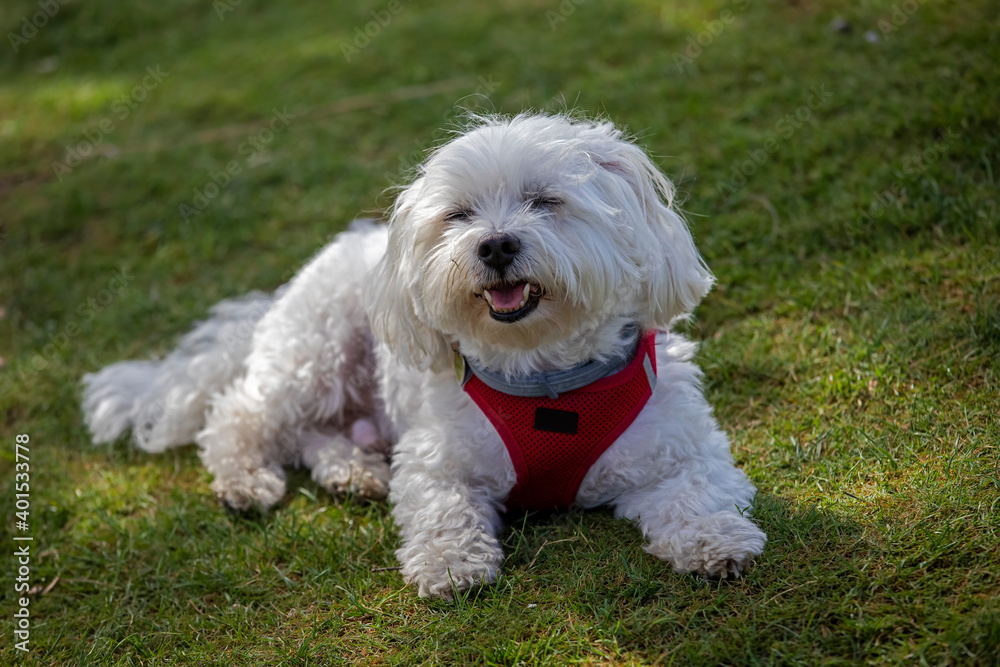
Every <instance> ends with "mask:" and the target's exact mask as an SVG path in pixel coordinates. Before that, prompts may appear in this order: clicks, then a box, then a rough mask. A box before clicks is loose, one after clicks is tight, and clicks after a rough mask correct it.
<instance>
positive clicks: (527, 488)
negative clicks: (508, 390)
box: [465, 331, 656, 510]
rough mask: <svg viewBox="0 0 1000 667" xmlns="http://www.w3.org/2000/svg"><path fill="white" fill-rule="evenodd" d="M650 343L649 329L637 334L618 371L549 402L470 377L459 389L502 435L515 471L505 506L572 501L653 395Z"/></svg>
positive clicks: (559, 504)
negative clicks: (628, 356) (633, 347)
mask: <svg viewBox="0 0 1000 667" xmlns="http://www.w3.org/2000/svg"><path fill="white" fill-rule="evenodd" d="M655 343H656V332H655V331H650V332H649V333H647V334H645V335H643V336H640V342H639V346H638V349H637V350H636V353H635V358H633V359H632V361H631V362H630V363H629V365H628V366H626V367H625V368H624V369H623V370H621V371H619V372H618V373H615V374H614V375H609V376H608V377H605V378H602V379H600V380H597V381H596V382H593V383H591V384H589V385H587V386H585V387H580V388H579V389H574V390H573V391H568V392H565V393H563V394H560V395H559V397H558V398H555V399H552V398H546V397H541V398H534V397H524V396H511V395H510V394H505V393H502V392H500V391H497V390H496V389H493V388H492V387H489V386H487V385H486V383H484V382H483V381H482V380H480V379H479V378H478V377H476V376H475V375H470V376H469V379H468V381H467V382H466V383H465V391H466V393H468V394H469V396H471V397H472V400H473V401H475V403H476V405H478V406H479V409H480V410H482V411H483V413H484V414H485V415H486V416H487V417H488V418H489V420H490V422H491V423H492V424H493V428H495V429H496V431H497V433H498V434H500V437H501V438H503V442H504V444H505V445H506V446H507V451H508V452H509V453H510V458H511V461H513V462H514V470H515V471H516V472H517V483H516V484H515V485H514V489H513V490H512V491H511V492H510V496H509V497H508V498H507V501H506V503H505V504H506V506H507V509H508V510H511V509H524V510H533V509H539V510H541V509H562V508H566V507H569V506H570V505H571V504H572V503H573V501H574V500H575V499H576V493H577V491H578V490H579V488H580V483H581V482H582V481H583V478H584V476H585V475H586V474H587V471H588V470H590V467H591V466H592V465H594V462H595V461H597V459H598V458H599V457H600V456H601V454H603V453H604V452H605V451H606V450H607V449H608V447H610V446H611V445H612V443H614V442H615V440H617V439H618V436H620V435H621V434H622V433H623V432H624V431H625V429H626V428H628V427H629V425H630V424H631V423H632V422H633V421H635V418H636V416H638V414H639V412H640V411H641V410H642V408H643V407H644V406H645V405H646V401H648V400H649V397H650V396H651V395H652V393H653V384H655V381H656V349H655Z"/></svg>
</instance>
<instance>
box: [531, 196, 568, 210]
mask: <svg viewBox="0 0 1000 667" xmlns="http://www.w3.org/2000/svg"><path fill="white" fill-rule="evenodd" d="M526 203H527V205H528V207H529V208H533V209H553V208H556V207H557V206H562V204H563V200H562V199H560V198H559V197H556V196H555V195H550V194H545V193H536V194H530V195H528V197H527V201H526Z"/></svg>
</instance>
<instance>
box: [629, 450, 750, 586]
mask: <svg viewBox="0 0 1000 667" xmlns="http://www.w3.org/2000/svg"><path fill="white" fill-rule="evenodd" d="M699 464H700V469H699V470H698V472H696V473H695V472H693V471H692V472H691V473H690V474H683V473H684V471H681V472H682V474H679V475H677V476H676V477H671V478H669V479H663V480H660V481H658V482H654V483H651V484H648V485H645V486H642V487H639V488H636V489H633V490H632V491H629V492H627V493H625V494H623V495H622V496H621V497H620V498H618V499H617V500H616V501H615V503H614V504H615V509H616V512H617V514H618V515H619V516H624V517H627V518H630V519H633V520H635V521H637V522H638V524H639V527H640V528H641V529H642V532H643V534H644V535H645V536H646V537H647V538H648V539H649V544H648V545H647V546H646V551H648V552H649V553H651V554H653V555H654V556H656V557H657V558H660V559H661V560H665V561H667V562H668V563H670V564H671V565H672V566H673V567H674V569H676V570H677V571H679V572H695V573H697V574H700V575H702V576H704V577H709V578H713V579H714V578H727V577H730V576H739V575H740V574H742V572H743V571H745V570H746V568H747V567H748V566H749V565H750V561H751V560H752V559H753V557H754V556H757V555H759V554H760V553H761V552H762V551H763V550H764V543H765V542H766V541H767V536H766V535H764V532H763V531H762V530H761V529H760V528H758V527H757V526H756V525H755V524H754V523H753V522H752V521H751V520H750V518H749V514H748V512H749V509H750V503H751V501H752V500H753V495H754V488H753V485H752V484H751V483H750V481H749V480H748V479H747V477H746V475H745V474H744V473H743V471H742V470H740V469H738V468H736V467H735V466H733V465H731V464H729V463H728V462H723V461H700V462H699ZM692 467H693V466H692Z"/></svg>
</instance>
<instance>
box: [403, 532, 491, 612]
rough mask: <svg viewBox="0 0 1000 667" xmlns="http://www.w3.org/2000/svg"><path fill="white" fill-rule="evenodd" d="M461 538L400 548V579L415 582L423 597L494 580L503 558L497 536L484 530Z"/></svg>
mask: <svg viewBox="0 0 1000 667" xmlns="http://www.w3.org/2000/svg"><path fill="white" fill-rule="evenodd" d="M462 542H463V543H456V542H453V541H448V542H445V541H443V540H438V541H436V542H434V543H429V544H416V545H414V544H411V545H408V546H406V547H404V548H402V549H400V550H399V551H397V552H396V555H397V557H398V558H399V561H400V563H402V566H403V567H402V574H403V580H404V581H406V583H408V584H411V585H413V586H416V587H417V594H418V595H419V596H420V597H422V598H443V599H445V600H451V599H452V598H453V597H454V595H455V593H464V592H465V591H468V590H470V589H472V588H476V587H477V586H486V585H488V584H492V583H493V582H494V581H496V578H497V576H498V575H499V573H500V563H501V562H502V561H503V551H502V549H501V548H500V544H499V542H497V540H496V538H494V537H493V536H491V535H487V534H485V533H483V534H480V535H478V536H475V537H474V538H472V539H468V540H462Z"/></svg>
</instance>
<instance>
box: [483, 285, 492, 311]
mask: <svg viewBox="0 0 1000 667" xmlns="http://www.w3.org/2000/svg"><path fill="white" fill-rule="evenodd" d="M483 298H484V299H486V303H488V304H490V308H493V295H492V294H490V291H489V290H488V289H484V290H483Z"/></svg>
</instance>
